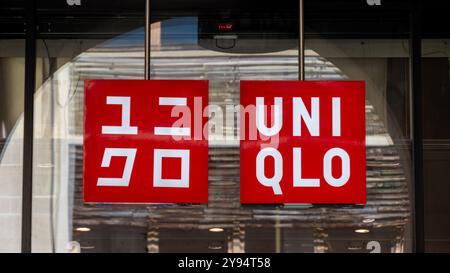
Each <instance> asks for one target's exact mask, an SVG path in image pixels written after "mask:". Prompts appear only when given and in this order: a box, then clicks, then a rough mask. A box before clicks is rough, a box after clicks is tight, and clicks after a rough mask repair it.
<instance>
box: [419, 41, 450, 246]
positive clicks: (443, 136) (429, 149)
mask: <svg viewBox="0 0 450 273" xmlns="http://www.w3.org/2000/svg"><path fill="white" fill-rule="evenodd" d="M449 44H450V39H429V40H424V42H423V48H422V75H423V76H422V81H423V82H422V84H423V85H422V86H423V89H422V90H423V110H424V111H423V124H424V126H423V136H424V146H423V147H424V177H425V193H424V194H425V250H426V251H427V252H449V251H450V199H449V198H448V196H449V194H450V185H449V183H448V175H449V170H448V166H449V160H450V126H449V125H448V123H449V120H450V111H449V107H448V101H449V99H450V69H449V68H450V46H449Z"/></svg>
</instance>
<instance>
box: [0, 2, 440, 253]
mask: <svg viewBox="0 0 450 273" xmlns="http://www.w3.org/2000/svg"><path fill="white" fill-rule="evenodd" d="M132 2H133V3H134V1H132ZM155 2H158V1H155ZM130 5H132V4H130ZM159 5H161V7H160V6H159ZM193 6H195V5H193ZM158 7H160V8H161V9H158ZM66 8H67V7H66ZM295 8H296V7H294V8H292V7H290V6H289V7H287V6H283V7H282V6H270V7H269V8H267V7H265V6H264V5H261V6H260V7H258V9H256V10H253V11H252V12H250V10H248V7H247V8H244V6H243V7H238V8H236V7H234V8H232V9H224V8H220V7H218V8H217V10H214V9H208V10H207V12H206V11H205V10H204V9H200V8H199V7H194V8H193V7H192V6H189V7H188V8H187V9H186V10H185V11H183V12H180V11H178V10H176V11H174V10H170V9H168V8H167V7H165V8H164V5H163V4H161V3H159V4H157V8H156V9H155V10H154V12H153V14H152V18H153V20H152V35H151V42H152V45H151V62H152V64H151V78H152V79H193V80H195V79H202V80H208V81H209V100H210V104H211V105H214V107H216V110H217V111H216V112H215V113H222V114H220V115H219V116H214V117H213V116H211V119H220V120H222V122H221V123H220V125H217V126H215V127H214V128H212V129H211V131H210V133H209V136H210V145H209V203H208V204H205V205H196V204H141V205H132V204H128V205H124V204H121V205H117V204H115V205H112V204H85V203H83V201H82V186H83V181H82V172H83V141H82V139H83V111H84V109H83V107H84V106H83V105H84V104H83V101H84V80H89V79H143V77H144V29H143V18H141V20H137V19H136V17H133V18H134V19H132V20H131V19H130V20H125V19H123V18H126V14H125V13H124V14H125V15H124V14H121V15H123V16H124V17H123V18H122V17H121V15H118V16H117V18H116V17H114V16H113V17H114V19H112V20H113V22H114V24H115V26H116V28H114V27H111V24H109V25H108V23H105V22H110V21H108V20H109V19H108V20H107V19H104V18H100V17H101V16H98V18H91V19H90V20H93V21H92V22H95V23H98V25H95V24H94V23H92V24H93V26H88V24H87V23H86V22H83V24H82V27H80V31H85V32H89V33H87V34H86V33H84V36H83V35H80V37H69V36H70V35H67V33H64V31H63V30H64V29H65V28H66V29H67V30H68V31H69V32H70V31H73V24H75V22H76V20H74V21H70V20H73V18H72V17H70V18H72V19H70V18H69V17H68V18H66V19H61V18H60V19H61V20H62V22H63V24H61V25H56V24H53V21H51V18H53V17H52V16H51V15H52V14H53V13H57V14H58V12H61V10H56V9H55V10H54V11H52V9H51V8H49V7H48V6H45V5H44V6H43V7H41V9H40V10H39V14H40V16H39V18H38V21H39V22H38V23H39V25H40V26H46V27H45V28H42V27H41V32H43V33H41V34H42V37H40V39H38V40H37V41H36V46H37V60H36V79H37V88H36V93H35V98H34V100H35V112H34V115H35V117H34V134H35V135H34V164H33V215H32V216H33V230H32V237H33V244H32V247H33V252H152V253H153V252H228V253H239V252H316V253H323V252H350V253H355V252H389V253H399V252H411V251H412V245H413V231H412V225H413V223H414V222H413V220H414V219H413V217H412V216H413V210H412V204H413V203H414V201H413V198H412V196H413V192H414V188H413V183H412V182H413V177H412V173H411V169H412V159H411V133H410V131H411V125H410V124H411V105H410V101H411V97H410V77H409V74H410V71H409V69H410V68H409V61H410V60H409V56H410V52H409V41H408V40H407V38H404V34H405V33H404V29H402V27H403V26H404V25H405V24H406V25H408V20H407V18H408V16H404V14H403V15H402V16H397V15H395V14H394V15H392V16H393V17H395V20H396V21H395V22H396V24H392V25H390V24H386V25H384V26H383V27H384V28H383V31H384V32H376V31H375V32H376V33H372V31H369V32H368V33H367V34H363V35H361V33H345V32H344V31H342V32H339V31H338V32H337V31H336V29H338V26H336V25H333V24H331V23H329V22H328V21H324V24H317V22H316V21H314V20H309V21H308V20H307V21H308V22H310V23H309V25H308V24H307V26H306V30H307V40H306V48H307V50H306V52H305V53H306V79H307V80H323V81H326V80H364V81H365V82H366V134H367V149H366V155H367V157H366V158H367V165H366V168H367V173H366V174H367V200H368V203H367V205H365V206H341V205H313V204H290V205H288V204H285V205H241V204H240V201H239V188H240V181H239V179H240V178H239V177H240V176H239V174H240V172H241V171H245V170H240V167H239V166H240V165H239V163H240V162H239V116H238V114H239V113H238V112H237V111H229V109H238V108H236V106H237V105H239V84H240V81H241V80H297V79H298V48H297V46H298V37H297V36H296V35H297V34H296V32H297V27H298V19H297V16H298V14H297V12H296V10H295ZM97 11H98V10H97ZM293 11H295V12H293ZM52 12H53V13H52ZM316 12H317V11H316ZM312 14H314V13H312ZM370 14H371V15H373V14H372V13H370ZM76 16H77V14H75V15H74V18H76ZM140 16H141V15H140ZM131 17H132V16H131ZM58 18H59V17H58ZM118 18H119V19H118ZM358 18H359V17H358ZM405 18H406V19H405ZM103 19H104V20H105V22H101V21H102V20H103ZM322 19H324V18H322ZM359 19H360V20H361V22H362V23H361V27H362V26H363V25H364V26H367V25H369V26H370V24H372V27H373V25H374V24H375V23H374V22H377V20H378V19H377V18H375V19H373V21H370V20H369V19H367V20H362V19H361V18H359ZM404 19H405V20H404ZM65 20H67V21H65ZM324 20H325V19H324ZM352 20H353V18H347V22H342V24H341V25H340V26H341V27H345V26H346V24H348V21H352ZM386 20H387V21H386V22H388V19H386ZM389 22H390V21H389ZM390 23H392V22H390ZM221 24H231V25H232V27H233V26H241V27H242V28H243V29H244V30H245V31H242V33H239V34H238V35H236V34H227V33H222V32H221V31H220V28H219V26H220V25H221ZM94 26H96V27H94ZM393 26H395V27H393ZM397 26H400V27H399V29H397V28H396V27H397ZM347 27H348V26H347ZM227 28H228V26H227ZM58 32H59V33H60V34H61V35H60V36H58ZM105 33H107V35H106V34H105ZM78 34H79V33H78ZM61 36H62V37H61ZM82 36H83V37H82ZM392 36H395V37H396V38H392ZM0 45H1V46H3V45H4V43H3V42H1V41H0ZM16 50H17V49H16ZM2 53H4V51H2ZM447 64H448V59H447ZM0 65H1V59H0ZM4 65H8V64H7V63H4V64H3V66H4ZM0 69H1V67H0ZM12 71H14V70H12ZM22 73H23V72H22ZM21 75H22V74H21ZM8 77H9V79H10V80H11V79H12V77H10V76H8ZM6 84H7V82H6V83H5V85H6ZM0 86H1V85H0ZM18 88H20V87H18ZM3 90H6V91H5V92H4V91H3ZM20 90H23V87H22V89H20ZM1 91H2V93H0V94H2V96H6V97H7V95H8V94H9V91H8V89H7V88H5V89H2V90H1ZM19 93H20V92H19ZM15 98H17V97H15ZM2 99H3V98H2ZM20 101H23V99H22V100H20ZM5 102H6V103H5V105H8V107H6V108H5V109H9V108H10V109H11V110H12V108H13V107H16V104H14V103H12V102H11V101H8V99H5ZM0 103H3V100H1V101H0ZM17 107H18V109H21V110H23V106H20V105H18V106H17ZM20 107H22V108H20ZM0 110H2V111H3V108H0ZM2 111H0V122H2V123H1V124H0V136H8V135H13V134H12V133H10V132H13V131H14V130H13V131H11V130H12V129H11V128H12V127H11V126H10V125H9V124H14V126H15V128H16V129H15V131H14V132H15V133H17V134H20V130H21V129H20V128H21V126H22V121H21V118H19V116H17V115H16V116H14V115H11V114H10V113H4V114H3V112H2ZM14 111H15V110H14ZM14 111H10V112H11V113H12V112H14ZM16 112H17V111H16ZM16 112H14V113H16ZM17 113H19V114H20V113H21V111H18V112H17ZM2 117H3V120H4V121H5V122H3V120H2ZM8 122H9V123H8ZM3 123H4V124H5V125H2V124H3ZM2 126H3V127H2ZM14 126H13V127H14ZM2 128H6V129H4V131H2V130H3V129H2ZM17 130H19V131H17ZM5 131H6V133H5V134H3V135H2V133H1V132H5ZM16 131H17V132H16ZM5 138H6V137H5ZM1 139H2V138H0V141H1ZM21 141H22V140H21ZM21 141H19V142H18V143H20V144H21V143H22V142H21ZM0 145H1V142H0ZM1 148H2V146H0V150H1ZM19 150H20V145H19V146H14V144H11V143H9V144H7V145H4V148H3V154H4V155H7V154H8V153H10V154H14V155H16V156H17V155H19V154H20V156H21V153H18V151H19ZM0 159H2V158H1V157H0ZM5 162H6V161H5ZM6 163H7V162H6ZM20 163H21V161H20ZM1 164H3V161H0V174H1V172H2V169H1V168H2V165H1ZM6 166H9V165H6ZM20 168H21V166H20ZM6 171H7V170H6ZM21 173H22V172H21V170H20V171H19V172H17V174H14V175H19V174H20V175H21ZM14 179H15V180H14V181H16V180H17V179H18V180H17V181H18V182H17V183H18V184H17V185H21V183H19V182H21V176H20V177H16V178H14ZM17 185H16V186H17ZM16 188H17V189H16ZM16 188H15V190H17V193H19V194H20V190H21V189H20V188H19V187H18V186H17V187H16ZM1 194H3V191H2V192H1ZM0 197H1V196H0ZM19 197H20V195H19ZM15 200H16V199H15ZM16 201H17V200H16ZM19 201H20V200H19ZM19 204H20V202H19ZM10 207H11V208H12V205H11V206H10ZM19 212H20V211H19ZM0 213H1V212H0ZM18 219H20V214H19V216H18ZM14 230H17V232H19V230H20V228H15V229H14ZM2 236H3V233H2ZM17 236H19V237H18V238H19V239H20V234H19V233H18V234H17ZM0 239H1V238H0ZM18 247H19V245H17V248H18ZM8 248H10V247H8Z"/></svg>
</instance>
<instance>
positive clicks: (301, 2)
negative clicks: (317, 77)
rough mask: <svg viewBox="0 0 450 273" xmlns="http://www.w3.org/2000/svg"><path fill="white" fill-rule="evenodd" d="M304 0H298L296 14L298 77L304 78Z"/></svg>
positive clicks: (302, 79)
mask: <svg viewBox="0 0 450 273" xmlns="http://www.w3.org/2000/svg"><path fill="white" fill-rule="evenodd" d="M303 7H304V0H299V8H298V9H299V10H298V12H299V14H298V15H299V16H298V79H299V80H301V81H304V80H305V13H304V8H303Z"/></svg>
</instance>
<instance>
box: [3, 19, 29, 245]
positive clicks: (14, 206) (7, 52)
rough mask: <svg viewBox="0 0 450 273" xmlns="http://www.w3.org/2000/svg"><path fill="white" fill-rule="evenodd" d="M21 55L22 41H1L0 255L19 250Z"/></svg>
mask: <svg viewBox="0 0 450 273" xmlns="http://www.w3.org/2000/svg"><path fill="white" fill-rule="evenodd" d="M0 18H1V15H0ZM24 52H25V41H24V40H23V39H0V177H1V179H0V252H20V249H21V222H22V218H21V217H22V167H23V162H22V158H23V123H22V120H23V101H24V78H25V54H24Z"/></svg>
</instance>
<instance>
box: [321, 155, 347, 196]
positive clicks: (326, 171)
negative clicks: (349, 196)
mask: <svg viewBox="0 0 450 273" xmlns="http://www.w3.org/2000/svg"><path fill="white" fill-rule="evenodd" d="M335 156H338V157H340V158H341V161H342V174H341V177H339V178H335V177H333V173H332V170H333V169H332V167H331V166H332V161H333V158H334V157H335ZM323 176H324V177H325V181H327V183H328V184H330V185H331V186H333V187H342V186H344V185H345V184H346V183H347V182H348V180H349V179H350V157H349V156H348V153H347V152H346V151H344V150H343V149H341V148H333V149H331V150H329V151H328V152H327V153H326V154H325V156H324V158H323Z"/></svg>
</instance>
